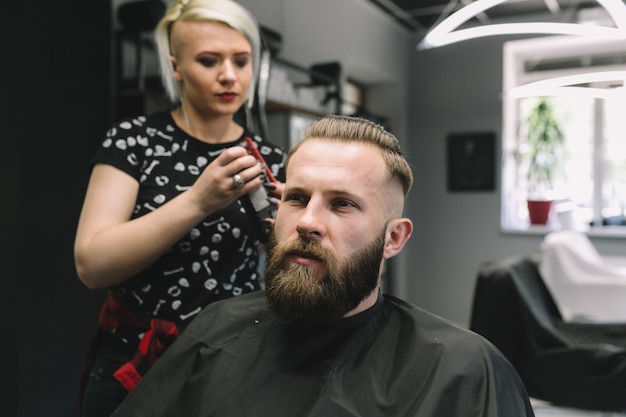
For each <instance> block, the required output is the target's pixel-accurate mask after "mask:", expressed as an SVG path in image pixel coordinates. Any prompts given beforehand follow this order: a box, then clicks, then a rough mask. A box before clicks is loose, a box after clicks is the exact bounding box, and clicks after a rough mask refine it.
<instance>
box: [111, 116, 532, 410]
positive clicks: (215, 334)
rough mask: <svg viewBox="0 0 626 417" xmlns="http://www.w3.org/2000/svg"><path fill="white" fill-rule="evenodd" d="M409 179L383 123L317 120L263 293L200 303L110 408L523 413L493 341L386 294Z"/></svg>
mask: <svg viewBox="0 0 626 417" xmlns="http://www.w3.org/2000/svg"><path fill="white" fill-rule="evenodd" d="M412 182H413V176H412V173H411V169H410V166H409V164H408V162H407V161H406V159H405V158H404V156H403V155H402V153H401V152H400V147H399V144H398V141H397V140H396V138H395V137H394V136H393V135H392V134H390V133H389V132H387V131H385V130H384V129H383V128H382V127H381V126H378V125H376V124H374V123H372V122H369V121H367V120H364V119H359V118H352V117H347V116H326V117H324V118H321V119H320V120H318V121H317V122H315V123H313V124H312V125H311V126H310V127H309V128H308V129H307V130H306V132H305V135H304V139H303V140H302V141H301V142H299V143H298V144H297V145H296V146H294V147H293V148H292V149H291V151H290V153H289V157H288V159H287V165H286V182H285V184H284V185H283V184H280V185H278V186H277V188H278V189H279V191H280V192H281V193H282V197H281V201H280V204H279V207H278V211H277V215H276V219H275V220H274V221H271V222H273V231H272V235H271V237H270V240H269V242H268V247H267V254H268V258H267V265H266V270H265V281H266V288H265V291H259V292H256V293H251V294H247V295H242V296H240V297H236V298H234V299H231V300H228V301H224V302H218V303H214V304H212V305H210V306H208V307H207V308H206V309H205V310H204V311H203V312H202V313H200V314H199V316H198V317H197V318H196V319H195V320H194V322H192V323H191V324H190V325H189V326H188V327H187V329H186V330H185V331H184V332H183V334H182V335H181V336H180V337H179V338H178V340H177V341H176V342H175V343H174V344H173V345H172V346H171V347H170V348H169V350H168V351H167V352H166V353H165V355H164V356H163V357H162V358H161V359H160V360H159V362H157V364H156V366H154V368H152V369H151V370H150V372H149V373H148V374H147V375H146V376H145V377H144V379H143V380H142V381H141V382H140V383H139V385H138V386H137V388H135V390H134V391H133V392H132V393H131V394H130V395H129V396H128V398H127V399H126V400H125V401H124V403H122V405H121V406H120V407H119V408H118V410H117V412H116V413H115V414H114V416H116V417H119V416H133V417H137V416H150V417H159V416H185V417H196V416H197V417H200V416H203V417H204V416H216V417H231V416H232V417H246V416H255V417H259V416H268V417H269V416H272V417H276V416H278V417H282V416H324V417H327V416H332V417H338V416H372V417H381V416H390V417H400V416H419V417H428V416H433V417H455V416H463V417H474V416H475V417H478V416H481V417H496V416H506V417H517V416H533V415H534V414H533V411H532V407H531V405H530V402H529V399H528V395H527V394H526V391H525V389H524V386H523V385H522V383H521V381H520V379H519V376H518V375H517V373H516V372H515V370H514V369H513V367H512V366H511V365H510V364H509V362H508V361H507V360H506V359H505V358H504V356H503V355H502V354H501V353H500V352H499V351H498V350H497V349H495V348H494V347H493V345H491V344H490V343H489V342H488V341H486V340H485V339H484V338H482V337H481V336H479V335H477V334H475V333H472V332H470V331H468V330H466V329H462V328H460V327H457V326H455V325H453V324H451V323H449V322H447V321H445V320H443V319H442V318H439V317H437V316H435V315H433V314H431V313H428V312H426V311H425V310H423V309H421V308H419V307H417V306H414V305H412V304H410V303H408V302H405V301H402V300H400V299H398V298H395V297H393V296H390V295H384V294H383V293H382V291H381V275H382V273H381V272H382V270H383V264H384V261H385V260H387V259H389V258H391V257H393V256H395V255H397V254H398V253H399V252H400V251H401V250H402V248H403V247H404V245H405V243H406V242H407V240H408V239H409V237H410V236H411V233H412V231H413V225H412V222H411V221H410V220H409V219H408V218H406V217H403V207H404V201H405V198H406V196H407V194H408V192H409V190H410V188H411V185H412Z"/></svg>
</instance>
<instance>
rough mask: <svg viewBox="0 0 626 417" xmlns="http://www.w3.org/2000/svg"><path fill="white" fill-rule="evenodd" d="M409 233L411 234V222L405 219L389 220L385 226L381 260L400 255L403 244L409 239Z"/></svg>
mask: <svg viewBox="0 0 626 417" xmlns="http://www.w3.org/2000/svg"><path fill="white" fill-rule="evenodd" d="M411 233H413V223H412V222H411V220H409V219H406V218H401V219H394V220H391V221H390V222H389V224H388V225H387V233H386V235H385V249H384V252H383V258H384V259H389V258H392V257H394V256H396V255H397V254H398V253H400V251H401V250H402V248H403V247H404V244H405V243H406V242H407V241H408V240H409V238H410V237H411Z"/></svg>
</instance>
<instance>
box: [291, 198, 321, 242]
mask: <svg viewBox="0 0 626 417" xmlns="http://www.w3.org/2000/svg"><path fill="white" fill-rule="evenodd" d="M325 218H326V216H325V211H324V209H323V208H322V206H321V205H320V204H318V203H316V202H313V201H309V203H308V204H307V206H306V207H305V208H304V210H303V211H302V215H301V216H300V218H299V219H298V223H297V224H296V230H297V232H298V235H300V236H301V237H303V238H307V239H313V240H319V239H321V238H322V237H324V236H325V235H326V224H325Z"/></svg>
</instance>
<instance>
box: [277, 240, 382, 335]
mask: <svg viewBox="0 0 626 417" xmlns="http://www.w3.org/2000/svg"><path fill="white" fill-rule="evenodd" d="M384 243H385V229H383V232H382V234H380V235H379V236H378V237H377V238H376V239H375V240H374V242H372V243H371V244H370V245H369V246H367V247H366V248H364V249H362V250H360V251H358V252H357V253H355V254H353V255H352V256H350V257H349V258H348V259H345V260H343V261H341V262H340V260H339V259H337V257H336V256H335V255H334V253H332V252H331V251H329V250H327V249H324V248H322V247H321V246H320V245H319V244H318V243H316V242H315V241H312V240H306V239H302V238H300V239H298V240H297V241H293V242H289V243H286V244H282V245H279V244H278V243H277V241H276V236H275V235H274V233H273V232H272V234H271V236H270V240H269V242H268V244H267V251H268V255H267V265H266V267H265V283H266V287H265V292H266V295H267V300H268V304H269V306H270V308H271V309H272V310H273V311H274V312H275V313H276V314H278V316H280V317H281V318H282V319H284V320H287V321H289V322H292V323H299V324H303V325H316V324H324V323H330V322H333V321H335V320H338V319H340V318H341V317H344V316H345V315H346V313H348V312H349V311H351V310H353V309H354V308H356V307H357V306H358V304H359V303H360V302H361V301H363V300H364V299H365V298H366V297H367V296H368V295H370V294H371V293H372V291H374V289H376V287H377V286H378V278H379V273H380V266H381V262H382V259H383V250H384ZM292 251H303V252H307V253H310V254H311V255H313V256H315V257H317V258H319V259H320V260H321V261H322V262H323V263H324V264H325V266H326V269H327V271H328V272H327V275H326V276H324V277H322V278H321V279H320V278H318V277H314V276H313V270H312V268H309V267H307V266H304V265H300V264H295V263H290V264H287V263H286V257H287V255H288V254H289V252H292Z"/></svg>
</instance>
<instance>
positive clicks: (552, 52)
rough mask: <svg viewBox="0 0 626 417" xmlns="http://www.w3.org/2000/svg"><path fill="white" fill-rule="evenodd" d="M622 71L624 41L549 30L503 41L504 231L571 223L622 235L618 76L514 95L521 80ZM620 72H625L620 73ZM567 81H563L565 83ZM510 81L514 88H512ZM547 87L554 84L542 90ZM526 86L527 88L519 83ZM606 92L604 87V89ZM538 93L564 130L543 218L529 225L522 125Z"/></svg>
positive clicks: (625, 172)
mask: <svg viewBox="0 0 626 417" xmlns="http://www.w3.org/2000/svg"><path fill="white" fill-rule="evenodd" d="M606 71H615V74H619V73H618V72H617V71H626V41H615V40H613V41H607V40H602V41H600V40H597V39H593V40H591V39H586V38H578V37H569V36H568V37H564V36H552V37H544V38H533V39H526V40H520V41H511V42H507V43H506V44H505V46H504V92H505V93H504V94H503V132H502V151H503V161H502V163H503V165H502V203H501V207H502V210H501V226H502V229H503V230H505V231H531V232H532V231H535V230H536V231H539V232H543V231H546V230H551V229H560V228H574V229H577V230H582V231H586V232H589V233H598V234H615V235H622V236H626V227H624V226H626V220H625V219H626V113H625V111H624V109H626V92H625V91H624V86H623V78H622V80H621V81H620V80H610V79H603V80H592V78H591V77H588V78H587V80H588V81H585V82H584V83H580V82H579V83H577V84H575V85H570V86H569V88H563V85H559V84H558V83H556V86H552V87H545V86H544V90H535V93H525V94H522V95H521V96H515V95H514V94H512V93H513V92H515V91H521V90H522V89H521V88H519V87H521V86H528V85H529V84H531V83H535V82H539V81H542V80H559V79H560V80H563V79H564V78H561V77H570V76H576V75H581V74H583V75H586V74H590V73H592V72H606ZM624 74H626V72H624ZM566 87H567V86H566ZM516 88H517V89H516ZM547 88H552V89H553V91H548V90H547ZM526 91H529V90H526ZM607 93H609V94H607ZM541 99H545V100H547V102H548V103H549V104H550V107H551V108H552V109H553V110H554V116H555V118H556V119H557V120H558V122H559V123H560V126H561V128H562V133H563V147H562V152H560V153H559V164H558V165H557V168H556V170H555V175H554V181H553V182H552V187H551V190H550V193H551V194H550V197H551V199H552V200H553V203H552V208H551V212H550V215H549V220H548V223H547V224H546V225H545V226H534V225H532V226H531V225H530V221H529V216H528V209H527V206H526V199H527V196H528V184H527V176H526V170H527V167H528V164H527V160H526V159H525V158H524V155H525V149H526V147H527V143H526V139H525V135H524V131H525V125H526V123H525V120H526V118H527V116H528V114H529V111H530V109H532V108H533V106H534V105H536V104H537V102H538V101H539V100H541Z"/></svg>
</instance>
